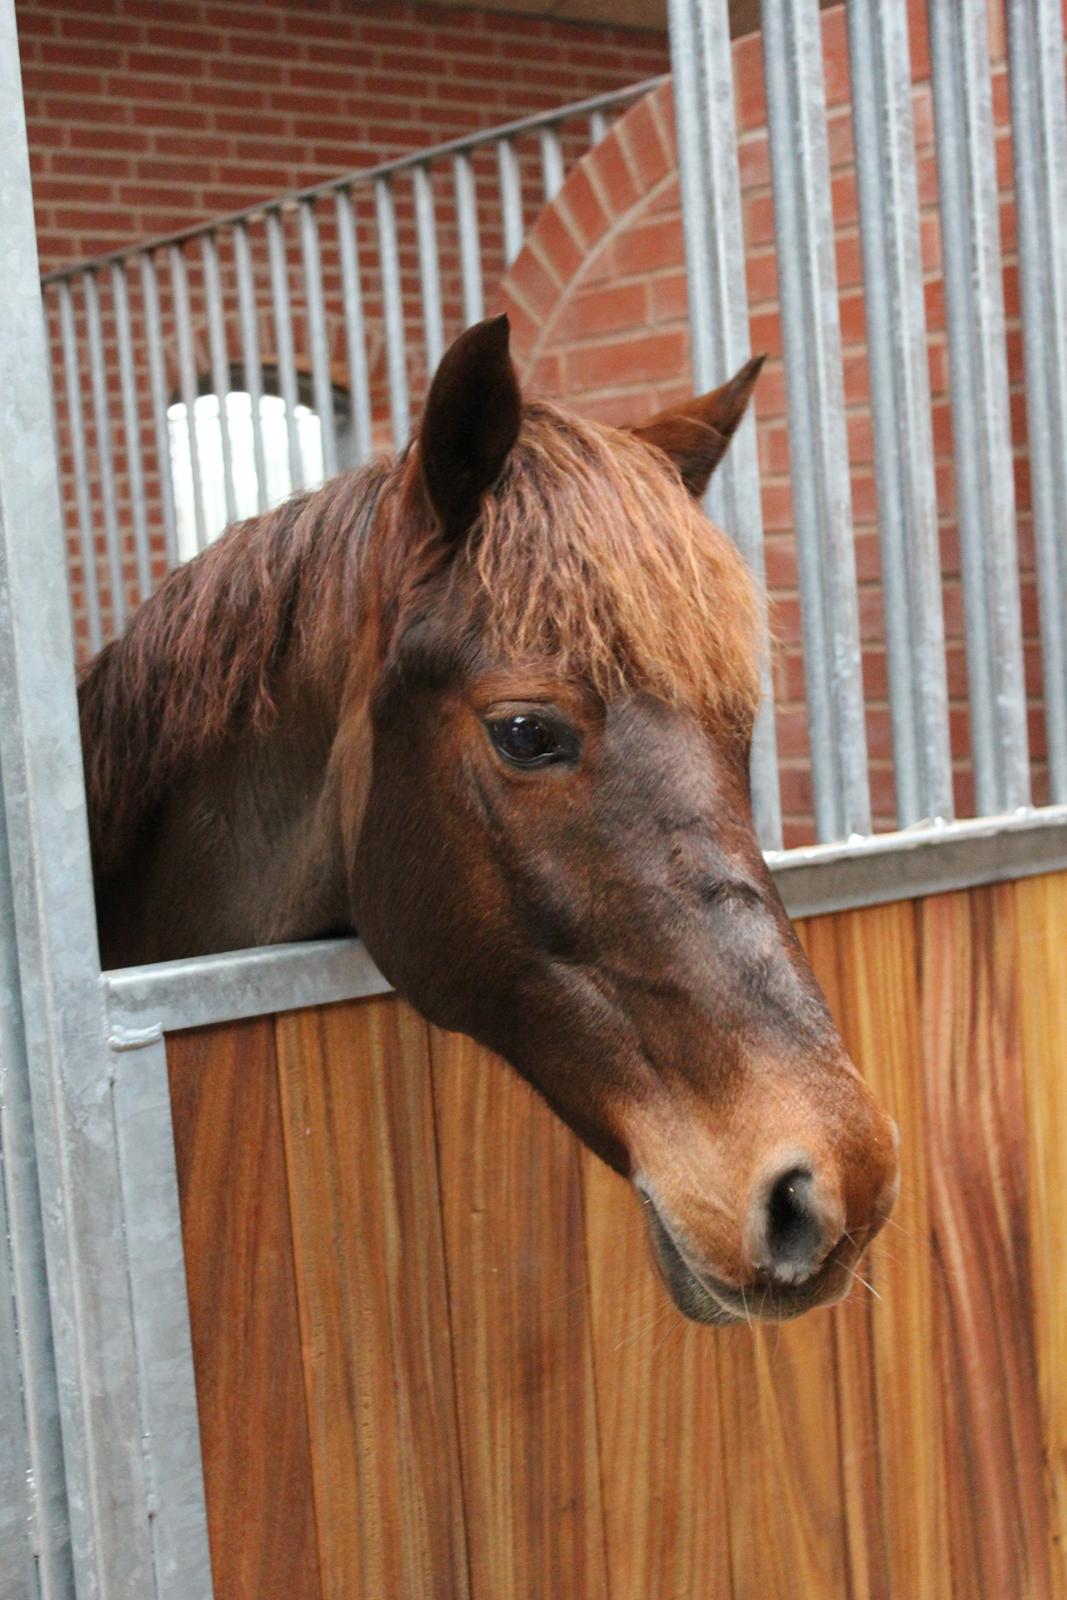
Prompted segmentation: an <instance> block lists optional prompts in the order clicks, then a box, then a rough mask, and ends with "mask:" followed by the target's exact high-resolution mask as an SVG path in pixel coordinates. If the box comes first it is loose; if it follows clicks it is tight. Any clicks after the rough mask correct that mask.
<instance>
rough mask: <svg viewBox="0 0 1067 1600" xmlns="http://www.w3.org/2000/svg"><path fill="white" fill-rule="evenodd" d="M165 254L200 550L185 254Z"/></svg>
mask: <svg viewBox="0 0 1067 1600" xmlns="http://www.w3.org/2000/svg"><path fill="white" fill-rule="evenodd" d="M168 254H169V256H170V283H171V292H172V293H173V295H174V322H175V329H176V331H177V335H178V381H179V383H180V385H181V395H182V403H183V404H184V406H185V427H186V433H187V435H188V439H189V467H190V471H191V473H192V479H193V516H194V520H195V523H196V548H197V549H198V550H203V548H204V546H205V545H206V544H207V521H206V519H205V517H204V483H203V478H202V476H201V473H200V440H199V437H198V434H197V426H196V402H197V397H198V395H199V392H200V391H199V385H198V383H197V375H196V355H195V352H194V350H193V325H192V319H191V317H190V314H189V280H188V278H187V276H186V271H185V257H184V255H183V254H182V249H181V246H180V245H176V244H172V245H171V246H170V248H169V251H168Z"/></svg>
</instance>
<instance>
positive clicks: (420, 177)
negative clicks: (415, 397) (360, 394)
mask: <svg viewBox="0 0 1067 1600" xmlns="http://www.w3.org/2000/svg"><path fill="white" fill-rule="evenodd" d="M412 178H413V180H414V184H415V231H416V235H417V237H418V242H419V285H420V288H421V290H422V325H423V330H424V335H425V341H426V367H427V370H428V371H429V372H431V373H433V372H435V371H436V370H437V364H438V362H439V361H440V359H441V357H442V355H443V354H444V349H445V335H444V327H443V325H442V320H441V274H440V270H439V267H438V262H437V219H436V217H435V215H434V204H433V174H432V173H431V171H430V169H429V167H426V166H423V167H415V168H414V170H413V172H412Z"/></svg>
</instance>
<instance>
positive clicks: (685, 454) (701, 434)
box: [631, 356, 767, 500]
mask: <svg viewBox="0 0 1067 1600" xmlns="http://www.w3.org/2000/svg"><path fill="white" fill-rule="evenodd" d="M766 359H767V358H766V356H754V357H753V358H752V360H751V361H748V362H746V363H745V365H744V366H743V367H742V368H741V370H740V372H737V373H735V374H734V376H733V377H732V378H731V379H730V381H729V383H724V384H723V386H722V388H721V389H713V390H712V392H711V393H710V394H702V395H698V396H697V398H696V399H695V400H689V401H687V402H686V403H685V405H682V406H676V407H674V408H673V409H672V410H670V411H660V412H658V413H657V415H656V416H654V417H652V418H651V419H650V420H649V421H648V422H646V423H644V424H643V425H642V426H641V427H640V428H634V429H632V430H631V431H632V432H633V433H636V435H637V437H638V438H639V439H644V440H645V441H646V442H647V443H648V444H654V445H655V446H656V447H657V449H659V450H662V451H663V453H664V455H667V456H670V458H671V460H672V461H673V462H674V464H675V466H676V467H677V468H678V471H679V472H680V473H681V475H682V482H683V483H684V484H685V486H686V488H687V489H688V490H689V493H690V494H691V495H692V496H693V498H694V499H696V500H699V499H701V498H702V496H703V494H704V490H705V489H706V488H707V486H708V481H709V479H710V478H711V475H712V473H713V472H714V471H715V468H716V467H717V466H718V465H719V462H720V461H721V460H722V458H723V456H724V455H725V454H726V447H727V445H728V444H729V443H730V440H731V439H732V438H733V436H734V433H735V432H736V431H737V425H738V423H739V422H740V421H741V418H742V417H743V416H744V414H745V409H746V407H747V405H748V402H749V400H750V398H751V396H752V391H753V389H754V388H755V386H756V379H757V378H758V377H759V375H760V368H761V367H762V366H763V363H764V361H765V360H766Z"/></svg>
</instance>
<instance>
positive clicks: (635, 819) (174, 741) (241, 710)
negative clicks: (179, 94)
mask: <svg viewBox="0 0 1067 1600" xmlns="http://www.w3.org/2000/svg"><path fill="white" fill-rule="evenodd" d="M758 370H759V363H758V362H750V363H749V364H748V366H746V367H745V368H743V369H742V371H741V372H740V373H738V375H737V376H736V377H735V378H734V379H733V380H732V381H731V382H730V383H728V384H726V385H725V386H724V387H723V388H721V389H719V390H717V391H716V392H715V393H713V394H711V395H707V396H705V397H704V398H702V399H698V400H695V401H693V402H691V403H690V404H687V405H685V406H683V407H681V408H679V409H677V410H675V411H671V412H665V413H662V414H661V415H659V416H657V417H655V418H653V419H652V421H651V422H649V423H647V424H646V425H645V426H643V427H638V428H634V429H632V430H630V431H625V432H624V431H621V430H617V429H614V428H609V427H604V426H599V425H597V424H595V423H592V422H587V421H582V420H579V419H578V418H577V417H575V416H572V415H570V414H569V413H567V412H566V411H564V410H561V409H558V408H557V407H555V406H552V405H549V404H547V403H540V402H532V401H528V402H524V401H523V399H522V396H521V394H520V391H519V387H518V384H517V381H516V378H515V373H514V370H513V367H512V363H511V360H510V356H509V353H508V327H507V321H506V318H503V317H501V318H496V319H494V320H491V321H488V322H484V323H481V324H479V325H478V326H476V327H474V328H472V329H470V330H469V331H468V332H467V333H465V334H463V335H462V336H461V338H459V339H458V340H457V342H456V343H455V344H454V345H453V346H452V348H451V350H449V352H448V353H447V354H446V356H445V358H444V360H443V361H442V363H441V366H440V368H439V370H438V372H437V374H436V376H435V378H434V381H433V384H432V386H431V389H430V394H429V397H428V400H427V404H426V408H425V413H424V416H423V420H422V424H421V428H420V431H419V433H418V436H417V438H416V439H415V440H414V441H413V443H412V445H411V446H410V447H409V448H408V449H407V450H406V451H405V452H403V453H402V454H401V455H400V456H399V457H397V458H396V459H391V460H383V461H379V462H376V463H374V464H372V465H370V466H367V467H364V468H363V469H361V470H359V471H357V472H354V473H351V474H348V475H345V476H342V477H339V478H336V479H334V480H333V481H331V482H330V483H328V484H327V485H326V486H325V487H324V488H322V489H320V490H318V491H317V492H316V493H313V494H307V495H303V496H300V497H297V498H294V499H292V500H290V501H289V502H288V503H287V504H285V505H283V506H281V507H280V508H279V509H278V510H276V511H274V512H271V513H269V514H268V515H266V516H262V517H258V518H254V519H252V520H251V521H249V522H245V523H242V524H241V525H239V526H236V527H233V528H231V529H230V530H229V532H228V533H227V534H226V535H225V537H224V538H223V539H221V540H220V541H219V543H218V544H216V545H214V546H212V547H211V548H210V549H208V550H206V551H205V552H204V553H203V554H202V555H200V556H198V557H197V558H196V559H195V560H194V561H192V562H190V563H189V564H188V565H187V566H184V567H181V568H179V569H178V570H177V571H176V572H173V573H172V574H171V575H170V577H169V578H168V579H167V580H166V582H165V583H164V584H163V585H162V587H161V588H160V590H159V592H158V593H157V594H156V595H155V596H154V597H153V598H152V599H150V600H149V601H148V602H147V603H146V604H145V605H144V606H143V607H142V608H141V609H140V611H139V612H138V613H137V614H136V615H135V617H134V618H133V620H132V622H131V623H130V626H129V628H128V629H127V631H126V634H125V636H124V637H123V638H122V639H120V640H118V641H116V642H115V643H112V644H110V645H108V646H107V648H106V649H105V650H104V651H102V653H101V654H100V655H99V656H98V657H97V658H96V660H95V661H94V662H92V664H91V665H90V666H89V668H88V670H87V671H86V673H85V675H84V678H83V681H82V684H81V691H80V693H81V710H82V731H83V741H84V748H85V760H86V771H87V785H88V798H89V811H90V819H91V830H92V843H93V856H94V870H95V876H96V885H97V897H98V908H99V921H100V939H101V948H102V953H103V957H104V960H105V962H106V963H108V964H110V965H115V964H122V963H129V962H135V961H136V962H140V961H158V960H165V959H168V958H171V957H178V956H186V955H192V954H195V953H202V952H208V951H214V950H222V949H228V948H234V947H239V946H246V945H256V944H265V943H269V942H273V941H278V940H284V939H304V938H309V937H312V936H315V935H322V934H326V933H341V932H354V931H355V930H356V929H358V930H359V933H360V935H361V937H362V938H363V939H364V940H365V941H366V944H367V947H368V949H369V950H370V952H371V954H372V956H373V957H374V959H375V961H376V962H377V963H378V965H379V966H380V968H381V970H382V971H383V972H384V973H385V975H386V976H387V977H388V978H389V979H390V981H391V982H392V983H393V984H395V986H396V988H397V989H398V990H399V992H400V993H401V994H402V995H405V996H406V997H407V998H408V999H409V1000H410V1001H411V1003H412V1004H413V1005H415V1006H416V1007H417V1008H418V1009H419V1010H420V1011H421V1012H422V1013H423V1014H424V1015H425V1016H426V1017H428V1018H430V1019H431V1021H433V1022H435V1023H438V1024H440V1025H441V1026H442V1027H445V1028H453V1029H458V1030H460V1031H462V1032H465V1033H468V1034H470V1035H472V1036H473V1037H474V1038H475V1039H477V1040H479V1041H481V1042H482V1043H483V1044H485V1045H487V1046H489V1047H490V1048H491V1049H493V1050H495V1051H497V1052H499V1053H500V1055H502V1056H504V1057H505V1058H506V1059H507V1060H508V1061H510V1062H511V1063H512V1064H513V1065H514V1066H515V1067H516V1068H517V1069H518V1071H519V1072H521V1073H522V1074H523V1075H524V1076H525V1077H526V1078H527V1079H528V1080H529V1081H530V1082H531V1083H532V1084H533V1085H534V1086H535V1087H536V1088H537V1089H538V1090H539V1091H540V1092H541V1094H542V1095H544V1097H545V1098H546V1099H547V1100H548V1102H549V1103H550V1105H552V1106H553V1107H554V1109H555V1110H556V1111H557V1112H558V1114H559V1115H560V1116H561V1117H562V1118H563V1119H564V1121H565V1122H567V1123H568V1124H569V1125H570V1126H571V1128H573V1129H574V1130H575V1132H576V1133H577V1134H578V1135H579V1136H580V1137H581V1138H582V1139H584V1140H585V1141H586V1143H587V1144H588V1145H590V1146H591V1147H592V1148H593V1149H594V1150H595V1151H597V1152H598V1153H599V1154H600V1155H601V1156H602V1157H603V1158H604V1159H605V1160H606V1161H608V1162H610V1163H611V1165H612V1166H613V1167H615V1168H617V1169H618V1170H619V1171H621V1172H623V1173H625V1174H626V1175H627V1176H628V1177H629V1178H630V1179H631V1180H632V1182H633V1184H634V1185H635V1187H636V1189H637V1191H638V1193H639V1194H640V1196H641V1198H642V1201H643V1203H644V1206H645V1211H646V1216H647V1220H648V1225H649V1230H650V1233H651V1237H652V1242H653V1245H654V1248H655V1253H656V1256H657V1258H658V1260H659V1263H660V1266H661V1268H662V1271H663V1273H664V1276H665V1278H666V1280H667V1283H668V1285H669V1287H670V1290H671V1293H672V1294H673V1297H674V1299H675V1301H676V1303H677V1305H678V1306H679V1308H680V1309H681V1310H682V1311H683V1312H684V1313H685V1314H686V1315H688V1316H690V1317H693V1318H696V1319H699V1320H701V1321H705V1322H730V1321H733V1320H735V1319H737V1318H739V1317H742V1316H746V1315H750V1314H757V1315H764V1316H766V1317H786V1316H792V1315H795V1314H796V1313H798V1312H800V1311H803V1310H805V1309H806V1308H808V1307H811V1306H814V1305H818V1304H823V1303H827V1302H830V1301H833V1300H836V1299H839V1298H840V1297H841V1296H842V1295H843V1294H844V1293H845V1292H846V1291H847V1289H848V1287H849V1285H850V1282H851V1279H852V1276H853V1274H854V1269H855V1265H856V1262H857V1261H858V1259H859V1256H860V1254H861V1252H862V1251H863V1249H864V1247H865V1246H866V1244H867V1242H868V1240H869V1239H870V1238H871V1237H872V1235H873V1234H874V1233H875V1232H876V1231H877V1230H878V1228H880V1227H881V1225H882V1223H883V1222H884V1220H885V1218H886V1216H887V1215H888V1212H889V1210H890V1208H891V1206H892V1203H893V1199H894V1196H895V1192H896V1185H897V1163H896V1151H895V1144H896V1141H895V1129H894V1127H893V1124H892V1123H891V1122H890V1120H889V1119H888V1117H887V1116H886V1115H885V1114H884V1113H883V1112H882V1111H881V1110H880V1109H879V1108H878V1107H877V1105H876V1104H875V1102H874V1100H873V1098H872V1097H871V1095H870V1093H869V1092H868V1090H867V1089H866V1088H865V1086H864V1084H863V1083H862V1082H861V1080H860V1078H859V1076H858V1074H857V1072H856V1070H855V1068H854V1067H853V1065H852V1063H851V1062H850V1061H849V1059H848V1056H847V1055H846V1053H845V1050H844V1048H843V1046H842V1043H841V1039H840V1037H839V1035H838V1032H837V1029H836V1028H835V1026H834V1024H833V1022H832V1021H831V1018H830V1016H829V1013H828V1011H827V1008H826V1004H825V1001H824V999H823V996H822V994H821V993H820V991H819V988H818V986H817V984H816V982H815V979H814V977H813V975H812V972H811V969H810V967H809V965H808V962H807V960H806V958H805V956H804V953H803V951H802V950H801V948H800V945H799V944H798V942H797V939H796V937H795V935H794V933H793V931H792V929H791V927H790V924H789V920H788V918H787V916H786V914H785V911H784V908H783V906H782V903H781V900H780V899H779V897H778V894H777V892H776V890H775V887H774V884H773V882H772V880H771V878H770V875H769V873H768V871H767V868H766V866H765V864H764V860H763V856H762V854H761V852H760V849H759V845H758V843H757V840H756V836H755V833H754V830H753V824H752V817H751V811H750V805H749V789H748V777H747V766H748V751H749V742H750V737H751V731H752V723H753V717H754V713H755V710H756V704H757V698H758V687H759V676H758V671H757V656H758V649H759V645H758V637H759V627H758V621H759V604H758V599H757V596H756V594H755V592H754V589H753V585H752V583H751V581H750V579H749V576H748V574H747V571H746V569H745V567H744V565H743V563H742V561H741V559H740V558H739V556H738V555H737V554H736V552H735V550H734V547H733V545H732V544H731V543H730V541H729V540H728V539H727V538H726V537H725V536H724V535H723V534H722V533H720V532H719V531H718V530H717V529H716V528H714V527H713V526H712V525H711V524H710V523H709V522H708V521H707V520H706V519H705V517H704V516H703V514H702V512H701V510H700V506H699V500H700V496H701V495H702V494H703V492H704V489H705V487H706V485H707V482H708V479H709V477H710V474H711V473H712V471H713V470H714V468H715V466H716V463H717V462H718V461H719V459H720V457H721V456H722V454H723V452H724V451H725V449H726V446H727V444H728V441H729V439H730V436H731V435H732V433H733V432H734V430H735V428H736V427H737V424H738V422H739V421H740V419H741V416H742V414H743V412H744V409H745V406H746V404H747V402H748V398H749V395H750V392H751V389H752V386H753V384H754V382H755V378H756V375H757V372H758Z"/></svg>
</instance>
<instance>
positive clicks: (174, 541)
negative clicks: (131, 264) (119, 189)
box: [141, 251, 178, 567]
mask: <svg viewBox="0 0 1067 1600" xmlns="http://www.w3.org/2000/svg"><path fill="white" fill-rule="evenodd" d="M141 295H142V298H143V300H144V327H145V344H146V346H147V349H148V381H149V385H150V388H151V391H152V424H153V427H154V430H155V435H156V470H157V471H158V473H159V497H160V502H161V507H162V513H163V544H164V547H165V550H166V556H167V566H168V567H176V566H177V565H178V517H177V513H176V511H175V506H174V476H173V473H172V472H171V465H170V428H169V426H168V423H167V374H166V369H165V368H164V365H163V326H162V322H161V319H160V315H159V283H158V280H157V278H156V263H155V260H154V259H153V257H152V256H151V254H150V253H149V252H148V251H145V253H144V255H143V256H142V257H141Z"/></svg>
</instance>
